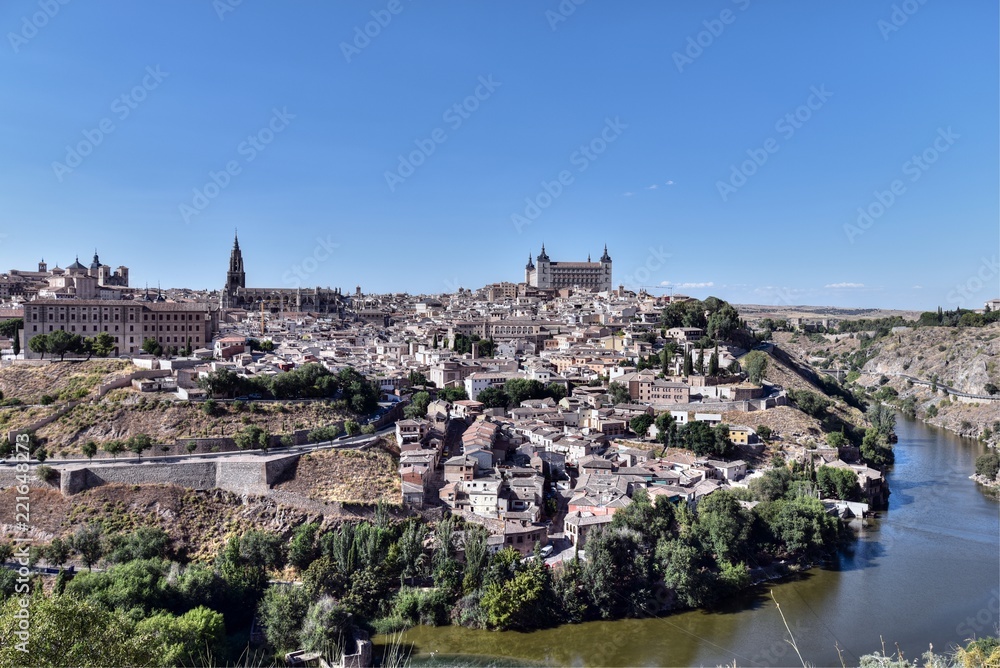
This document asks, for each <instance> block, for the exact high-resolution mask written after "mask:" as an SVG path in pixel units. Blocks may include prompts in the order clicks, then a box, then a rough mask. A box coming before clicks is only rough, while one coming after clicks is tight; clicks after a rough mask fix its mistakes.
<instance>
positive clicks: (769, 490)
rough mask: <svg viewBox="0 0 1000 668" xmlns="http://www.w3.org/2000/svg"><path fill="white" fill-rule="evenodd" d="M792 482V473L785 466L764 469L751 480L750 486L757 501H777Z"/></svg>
mask: <svg viewBox="0 0 1000 668" xmlns="http://www.w3.org/2000/svg"><path fill="white" fill-rule="evenodd" d="M791 482H792V473H791V471H789V470H788V469H787V468H785V467H784V466H782V467H780V468H773V469H768V470H767V471H764V474H763V475H762V476H760V477H759V478H754V479H753V480H751V481H750V484H749V488H750V492H751V493H752V494H753V496H754V498H755V499H756V500H757V501H776V500H777V499H780V498H781V497H783V496H784V495H785V494H786V493H787V492H788V488H789V486H790V485H791Z"/></svg>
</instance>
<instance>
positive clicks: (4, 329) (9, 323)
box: [0, 318, 24, 339]
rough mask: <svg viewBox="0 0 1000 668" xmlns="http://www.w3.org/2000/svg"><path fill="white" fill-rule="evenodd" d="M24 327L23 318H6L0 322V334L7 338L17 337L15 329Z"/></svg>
mask: <svg viewBox="0 0 1000 668" xmlns="http://www.w3.org/2000/svg"><path fill="white" fill-rule="evenodd" d="M23 328H24V318H8V319H7V320H4V321H3V322H0V336H4V337H6V338H8V339H14V338H17V330H19V329H23Z"/></svg>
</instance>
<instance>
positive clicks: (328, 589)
mask: <svg viewBox="0 0 1000 668" xmlns="http://www.w3.org/2000/svg"><path fill="white" fill-rule="evenodd" d="M772 478H773V479H772ZM812 484H813V483H810V482H809V481H808V479H807V478H806V477H805V475H804V474H803V473H802V472H801V471H799V472H793V471H790V470H788V469H784V472H783V473H780V474H775V475H773V476H771V478H768V479H767V480H766V481H764V482H761V483H758V481H754V484H752V485H751V487H750V489H748V490H743V492H742V494H744V495H745V496H746V497H747V498H752V499H754V500H757V501H759V502H760V503H759V504H758V505H756V506H755V507H754V508H752V509H748V508H746V507H744V506H743V505H741V504H740V503H739V501H740V498H738V497H737V496H735V495H734V494H732V493H730V492H728V491H725V490H720V491H717V492H715V493H713V494H711V495H709V496H707V497H705V498H704V499H702V500H701V502H700V503H699V504H698V506H697V509H696V510H692V509H690V508H689V507H688V505H687V504H686V503H683V502H681V503H677V504H675V503H672V502H671V501H669V500H668V499H667V498H666V497H664V496H659V497H657V499H656V500H655V501H653V500H651V499H650V498H649V497H648V496H647V494H646V493H645V490H643V489H639V490H637V491H636V493H635V495H634V497H633V500H632V503H631V504H630V505H629V506H627V507H625V508H624V509H622V510H620V511H619V512H618V513H616V514H615V516H614V519H613V520H612V522H611V523H610V524H609V525H607V526H606V527H604V528H599V529H595V530H594V531H592V532H591V533H590V534H589V536H588V538H587V544H586V554H587V559H586V560H582V559H578V558H572V559H570V560H568V561H567V562H566V563H565V565H564V567H563V568H561V569H560V570H559V571H553V570H552V569H550V568H547V567H546V566H545V564H544V560H543V559H542V557H541V555H540V553H539V549H538V546H536V548H535V553H534V554H533V555H532V556H529V557H527V558H525V557H522V556H521V554H519V553H518V552H517V551H516V550H514V549H512V548H506V549H501V550H499V551H494V550H492V549H491V548H490V546H489V535H488V533H487V531H486V530H485V529H484V528H483V527H482V526H480V525H476V524H464V523H462V522H461V521H460V520H458V519H457V518H453V517H449V518H445V519H443V520H441V521H439V522H438V523H437V524H436V525H434V526H433V527H431V526H429V525H427V524H425V523H423V522H421V521H419V520H415V519H409V520H406V521H402V522H400V521H394V520H393V519H392V518H391V516H390V514H389V513H388V509H387V508H386V507H384V506H378V507H376V509H375V513H374V518H373V519H372V520H370V521H363V522H358V523H345V524H342V525H340V526H338V527H334V528H327V529H323V528H322V527H321V525H319V524H317V523H306V524H301V525H299V526H298V527H297V528H295V529H294V530H293V531H292V532H291V534H290V536H288V537H282V536H280V535H278V534H274V533H270V532H266V531H259V530H253V531H247V532H244V533H242V534H239V535H232V536H230V537H229V538H228V539H227V541H226V542H225V544H224V545H223V546H222V547H221V548H220V549H219V551H218V553H217V555H216V557H215V559H214V560H213V561H212V562H211V563H190V562H188V560H187V555H186V554H182V553H177V552H175V551H174V550H173V546H172V543H171V541H170V539H169V536H167V534H165V533H164V532H163V531H162V530H159V529H155V528H143V529H138V530H136V531H133V532H130V533H124V534H123V533H110V532H107V531H105V529H103V528H102V525H101V524H99V523H91V524H88V525H85V526H82V527H80V528H79V529H77V531H76V532H75V534H74V535H73V536H72V537H71V538H70V539H69V541H63V540H62V539H55V540H53V541H52V543H51V544H50V545H49V546H46V547H44V548H38V549H37V552H36V553H35V557H34V558H36V559H39V558H44V559H46V561H47V562H48V563H49V564H50V565H55V566H61V565H62V564H65V563H66V562H67V561H68V560H69V558H70V556H71V555H72V554H77V555H78V556H79V559H80V560H81V561H82V562H83V563H84V564H85V565H87V566H88V567H90V566H94V565H97V564H100V563H106V564H108V568H107V570H105V571H103V572H96V571H95V572H92V573H90V572H88V573H79V574H76V575H75V576H73V575H70V574H69V573H66V572H64V573H63V574H61V575H60V576H59V578H58V579H57V582H56V585H55V587H54V588H53V590H52V591H51V593H45V592H44V589H43V588H42V587H40V586H37V585H38V583H36V587H35V588H34V591H35V593H34V594H33V595H32V597H31V601H30V612H31V618H32V629H33V631H32V635H31V639H30V641H29V643H30V648H31V651H32V652H34V654H33V655H32V660H33V662H35V663H37V664H39V665H41V664H50V663H51V664H59V665H63V664H64V663H65V661H66V660H67V659H66V658H65V657H70V658H71V659H72V662H73V663H74V665H95V664H100V665H105V664H107V663H108V662H109V661H113V662H115V663H120V664H121V665H145V664H146V663H150V662H152V660H151V657H154V658H155V662H156V663H157V664H158V665H163V664H164V663H166V664H168V665H211V664H213V663H216V664H218V663H225V662H227V661H236V660H237V659H238V657H239V655H240V654H241V652H242V651H243V647H242V646H241V645H235V644H234V643H232V642H227V640H229V641H232V640H233V639H234V638H237V637H238V636H239V634H240V633H241V632H244V631H245V629H246V627H247V626H248V625H249V623H250V620H251V618H252V617H253V615H254V614H255V613H256V615H257V619H258V621H259V622H260V624H261V626H262V628H263V631H264V635H265V638H266V643H267V651H268V652H269V653H270V654H271V655H272V656H274V657H280V656H281V655H282V654H283V653H284V652H287V651H289V650H294V649H307V650H312V651H318V652H321V653H323V654H325V655H326V656H328V657H335V656H336V655H337V654H338V653H339V652H341V651H344V650H349V649H350V648H349V646H348V643H347V642H346V641H347V639H349V638H350V637H351V635H352V631H353V630H354V629H356V628H362V629H365V630H367V631H369V632H371V631H392V630H394V629H400V628H405V627H407V626H410V625H414V624H434V625H444V624H457V625H463V626H468V627H473V628H486V629H520V630H531V629H535V628H540V627H545V626H551V625H554V624H558V623H575V622H582V621H585V620H591V619H617V618H622V617H642V616H649V615H656V614H660V613H662V612H664V611H668V610H672V609H678V608H687V607H697V606H713V605H715V604H716V603H718V602H719V601H721V600H722V599H724V598H726V597H728V596H730V595H732V594H734V593H735V592H738V591H739V590H741V589H743V588H745V587H747V586H749V585H750V583H751V580H752V578H751V571H752V570H753V569H755V568H757V567H759V566H766V565H768V564H771V563H773V562H774V561H775V560H777V559H784V558H791V559H795V558H800V557H809V556H814V555H818V554H825V553H827V552H829V551H830V550H833V549H835V548H836V546H837V544H838V541H839V540H840V538H841V528H840V524H839V522H838V521H837V520H836V519H835V518H832V517H830V516H829V515H827V514H826V512H825V510H824V509H823V506H822V504H820V503H819V502H818V501H817V500H816V499H815V498H813V497H812V496H810V495H811V494H812V493H813V488H812ZM0 551H4V552H5V554H6V556H7V557H8V558H9V555H10V551H11V550H10V548H9V547H3V546H0ZM0 556H4V555H3V554H0ZM288 567H290V568H291V569H292V570H293V572H294V573H296V574H297V577H298V579H299V580H300V581H301V583H302V584H301V586H288V585H286V584H280V583H273V584H272V583H270V582H269V581H270V579H271V574H273V573H275V572H278V571H281V570H282V569H286V568H288ZM12 582H13V578H12V576H11V575H6V576H4V575H2V574H0V598H4V599H5V600H3V601H0V635H2V636H3V637H11V636H10V633H11V631H13V630H14V629H15V627H16V625H17V619H16V618H15V616H14V615H15V613H16V611H17V610H18V609H19V603H18V601H17V599H16V597H15V596H13V584H12ZM95 638H97V639H99V640H100V642H99V643H95V641H94V639H95ZM136 639H138V640H139V641H138V642H137V641H136ZM57 640H58V642H57ZM13 651H14V650H13V649H12V647H11V646H10V645H8V644H5V645H4V646H3V647H0V664H2V665H7V663H10V661H11V659H12V658H13V657H14V655H13V654H12V652H13ZM163 657H170V659H169V660H164V658H163Z"/></svg>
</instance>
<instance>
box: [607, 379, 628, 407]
mask: <svg viewBox="0 0 1000 668" xmlns="http://www.w3.org/2000/svg"><path fill="white" fill-rule="evenodd" d="M608 399H610V400H611V403H613V404H615V405H618V404H627V403H629V402H630V401H632V396H631V395H630V394H629V391H628V388H627V387H625V386H624V385H622V384H621V383H619V382H616V381H612V382H611V383H610V384H609V385H608Z"/></svg>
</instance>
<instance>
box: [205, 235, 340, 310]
mask: <svg viewBox="0 0 1000 668" xmlns="http://www.w3.org/2000/svg"><path fill="white" fill-rule="evenodd" d="M220 302H221V306H222V308H224V309H245V310H253V311H256V310H258V309H260V308H261V306H262V305H263V308H264V310H265V311H268V312H269V313H283V312H296V313H298V312H310V313H330V314H337V315H338V316H339V317H343V316H344V312H345V310H346V308H347V306H348V305H349V304H350V302H351V300H350V299H349V298H345V297H344V295H343V294H342V293H341V291H340V289H339V288H320V287H318V286H317V287H315V288H248V287H247V286H246V272H245V271H244V269H243V251H242V250H240V240H239V237H238V236H236V237H234V238H233V250H232V251H231V252H230V254H229V270H228V271H227V272H226V286H225V288H223V290H222V295H221V299H220Z"/></svg>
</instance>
